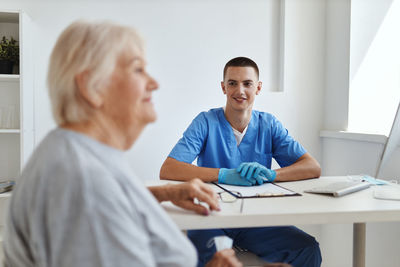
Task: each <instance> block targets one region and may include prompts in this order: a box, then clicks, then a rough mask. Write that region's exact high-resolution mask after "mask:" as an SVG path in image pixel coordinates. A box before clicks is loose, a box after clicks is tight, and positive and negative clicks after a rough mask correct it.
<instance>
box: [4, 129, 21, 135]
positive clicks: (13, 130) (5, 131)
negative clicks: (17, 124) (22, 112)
mask: <svg viewBox="0 0 400 267" xmlns="http://www.w3.org/2000/svg"><path fill="white" fill-rule="evenodd" d="M20 132H21V130H20V129H0V134H1V133H20Z"/></svg>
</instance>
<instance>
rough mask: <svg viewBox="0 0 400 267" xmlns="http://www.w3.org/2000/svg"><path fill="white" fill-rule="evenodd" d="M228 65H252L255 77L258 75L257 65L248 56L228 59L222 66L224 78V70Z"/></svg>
mask: <svg viewBox="0 0 400 267" xmlns="http://www.w3.org/2000/svg"><path fill="white" fill-rule="evenodd" d="M229 67H252V68H253V69H254V70H255V71H256V74H257V78H258V77H259V71H258V66H257V64H256V63H255V62H254V61H253V60H251V59H250V58H247V57H235V58H232V59H231V60H229V61H228V62H227V63H226V64H225V67H224V76H223V77H222V78H223V79H225V75H226V71H227V70H228V68H229Z"/></svg>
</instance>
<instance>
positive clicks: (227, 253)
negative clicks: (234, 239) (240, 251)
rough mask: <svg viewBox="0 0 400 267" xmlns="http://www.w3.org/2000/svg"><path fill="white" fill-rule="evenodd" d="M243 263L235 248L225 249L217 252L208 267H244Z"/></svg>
mask: <svg viewBox="0 0 400 267" xmlns="http://www.w3.org/2000/svg"><path fill="white" fill-rule="evenodd" d="M242 266H243V264H242V263H241V262H240V261H239V260H238V258H236V256H235V251H234V250H233V249H224V250H220V251H218V252H216V253H215V254H214V256H213V257H212V259H211V260H210V261H209V262H208V263H207V265H206V267H242Z"/></svg>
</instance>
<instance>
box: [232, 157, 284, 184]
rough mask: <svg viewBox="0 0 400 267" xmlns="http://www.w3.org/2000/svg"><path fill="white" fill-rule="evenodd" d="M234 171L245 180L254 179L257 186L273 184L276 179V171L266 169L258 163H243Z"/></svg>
mask: <svg viewBox="0 0 400 267" xmlns="http://www.w3.org/2000/svg"><path fill="white" fill-rule="evenodd" d="M236 170H237V172H239V173H240V176H242V177H244V178H246V180H251V179H255V180H256V181H257V183H258V184H263V183H264V182H267V181H268V182H273V181H274V180H275V178H276V171H274V170H271V169H268V168H266V167H265V166H263V165H261V164H260V163H258V162H243V163H242V164H240V165H239V167H238V168H237V169H236ZM263 177H264V178H266V180H267V181H266V180H265V179H263Z"/></svg>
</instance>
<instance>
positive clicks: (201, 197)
mask: <svg viewBox="0 0 400 267" xmlns="http://www.w3.org/2000/svg"><path fill="white" fill-rule="evenodd" d="M149 190H150V191H151V192H152V193H153V195H154V196H155V197H156V198H157V200H158V201H159V202H162V201H171V202H172V203H174V204H175V205H177V206H179V207H181V208H184V209H187V210H192V211H194V212H196V213H199V214H203V215H208V214H209V211H210V210H217V211H219V210H220V208H219V203H218V195H217V194H216V193H215V192H214V190H213V189H212V187H211V186H210V185H208V184H205V183H204V182H202V181H201V180H200V179H197V178H196V179H193V180H190V181H189V182H185V183H180V184H167V185H164V186H153V187H149ZM205 204H207V205H205Z"/></svg>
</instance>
